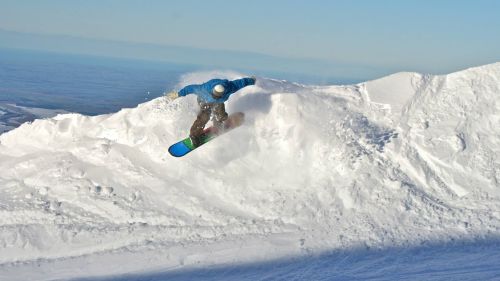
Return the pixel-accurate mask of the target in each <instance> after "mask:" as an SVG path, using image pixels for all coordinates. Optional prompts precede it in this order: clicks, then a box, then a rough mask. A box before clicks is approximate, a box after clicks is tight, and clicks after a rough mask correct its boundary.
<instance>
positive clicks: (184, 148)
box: [168, 112, 245, 157]
mask: <svg viewBox="0 0 500 281" xmlns="http://www.w3.org/2000/svg"><path fill="white" fill-rule="evenodd" d="M244 120H245V114H244V113H243V112H236V113H233V114H231V115H229V117H228V118H227V120H226V121H225V122H224V129H223V130H219V129H218V128H217V127H214V126H212V127H209V128H207V129H205V130H204V131H203V134H202V135H201V140H202V141H201V144H200V145H199V146H197V147H194V146H193V143H192V142H191V139H190V138H189V137H187V138H185V139H183V140H181V141H179V142H177V143H174V144H172V145H171V146H170V147H169V148H168V152H169V153H170V154H171V155H172V156H175V157H182V156H184V155H186V154H188V153H189V152H191V151H193V150H195V149H196V148H198V147H200V146H202V145H204V144H205V143H207V142H209V141H211V140H213V139H215V138H216V137H218V136H220V135H223V134H224V133H226V132H228V131H230V130H232V129H234V128H236V127H239V126H240V125H241V124H243V121H244Z"/></svg>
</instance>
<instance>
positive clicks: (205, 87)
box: [179, 78, 255, 103]
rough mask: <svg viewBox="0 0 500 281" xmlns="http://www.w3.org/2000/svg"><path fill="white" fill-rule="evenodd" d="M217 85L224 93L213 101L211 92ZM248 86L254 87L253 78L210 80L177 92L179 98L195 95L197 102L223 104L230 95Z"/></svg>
mask: <svg viewBox="0 0 500 281" xmlns="http://www.w3.org/2000/svg"><path fill="white" fill-rule="evenodd" d="M219 84H220V85H222V86H224V89H225V92H224V94H223V95H222V97H220V98H218V99H215V98H214V97H213V96H212V91H213V89H214V87H215V86H216V85H219ZM249 85H255V80H254V79H253V78H242V79H238V80H234V81H229V80H226V79H212V80H210V81H207V82H205V83H203V84H200V85H189V86H186V87H184V88H182V89H181V90H180V91H179V96H180V97H184V96H186V95H189V94H195V95H197V96H198V100H200V101H202V102H205V103H223V102H225V101H227V99H229V96H230V95H231V94H234V93H235V92H237V91H238V90H240V89H242V88H244V87H246V86H249Z"/></svg>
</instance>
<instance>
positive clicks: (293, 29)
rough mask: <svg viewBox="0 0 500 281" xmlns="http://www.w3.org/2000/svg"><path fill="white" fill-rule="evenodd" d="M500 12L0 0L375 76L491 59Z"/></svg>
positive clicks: (78, 21)
mask: <svg viewBox="0 0 500 281" xmlns="http://www.w3.org/2000/svg"><path fill="white" fill-rule="evenodd" d="M499 14H500V1H495V0H475V1H468V0H453V1H451V0H439V1H431V0H404V1H402V0H399V1H397V0H377V1H375V0H345V1H335V0H331V1H326V0H273V1H263V0H252V1H237V0H235V1H226V0H211V1H203V0H197V1H196V0H183V1H165V0H163V1H162V0H150V1H138V0H85V1H83V0H82V1H66V0H22V1H19V0H0V29H2V30H4V31H15V32H25V33H32V34H42V35H46V34H52V35H70V36H74V37H83V38H91V39H98V40H111V41H123V42H131V43H140V44H143V43H146V44H155V45H160V46H163V45H165V46H180V47H191V48H198V49H211V50H231V51H236V52H241V54H240V55H241V56H245V55H246V56H249V57H250V58H251V56H252V55H254V54H251V53H248V52H252V53H260V54H264V55H269V56H273V57H280V58H282V59H290V60H291V61H293V60H300V61H302V62H304V61H307V62H308V63H302V64H295V65H294V66H297V67H300V68H302V69H301V70H300V71H302V72H309V73H310V72H315V71H320V70H321V72H325V73H323V74H328V73H327V72H328V71H329V69H330V68H331V69H332V73H331V74H332V75H338V74H339V72H341V71H343V70H342V69H344V70H345V69H347V68H349V72H350V74H349V75H350V76H355V75H357V73H358V72H359V76H370V75H372V76H373V75H375V76H376V75H383V74H386V73H390V72H394V71H420V72H428V73H444V72H449V71H453V70H458V69H460V68H465V67H468V66H474V65H480V64H486V63H491V62H495V61H500V28H499V27H500V17H499V16H498V15H499ZM54 38H55V37H54ZM0 39H1V38H0ZM54 40H56V39H54ZM68 44H71V43H68ZM74 44H75V48H81V46H80V47H79V46H77V45H80V44H77V43H74ZM5 45H7V43H5V42H4V46H5ZM32 45H37V44H36V42H33V44H32ZM18 47H19V46H18ZM98 48H99V47H96V49H98ZM103 52H104V51H103ZM106 52H110V53H111V54H112V53H113V52H112V51H109V50H107V51H106ZM148 52H149V51H148V49H146V48H144V49H140V48H137V49H136V51H135V53H136V55H137V57H139V58H140V57H141V56H145V55H147V53H148ZM238 54H239V53H238ZM127 56H133V55H130V54H127ZM157 56H158V59H165V60H168V58H162V57H161V56H162V55H161V54H159V53H158V54H157ZM165 56H166V55H165ZM209 57H210V55H206V56H205V57H204V58H203V59H202V60H203V61H204V63H208V64H210V63H211V62H210V58H209ZM217 59H218V60H224V58H220V56H217ZM231 60H232V59H231ZM250 61H251V59H250ZM188 63H193V62H192V61H189V62H188ZM246 63H247V64H251V62H246ZM276 64H278V63H276ZM214 65H216V64H214ZM230 65H231V61H230V60H229V59H228V61H227V62H225V64H224V66H225V67H229V66H230ZM320 65H321V66H320ZM339 65H341V66H342V67H338V66H339ZM245 67H247V66H245ZM249 67H250V68H251V65H250V66H249ZM235 68H237V67H236V66H235ZM275 68H276V70H280V67H277V66H276V67H275ZM282 68H286V67H282ZM296 71H297V70H296ZM345 71H347V70H345Z"/></svg>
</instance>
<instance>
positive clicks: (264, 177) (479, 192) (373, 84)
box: [0, 63, 500, 273]
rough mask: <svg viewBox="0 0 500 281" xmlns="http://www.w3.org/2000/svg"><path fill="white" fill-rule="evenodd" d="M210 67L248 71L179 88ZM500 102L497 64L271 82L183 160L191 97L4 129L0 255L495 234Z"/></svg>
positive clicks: (182, 254)
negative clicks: (334, 80)
mask: <svg viewBox="0 0 500 281" xmlns="http://www.w3.org/2000/svg"><path fill="white" fill-rule="evenodd" d="M213 76H219V77H227V78H230V79H234V78H237V77H238V76H239V74H238V73H231V72H224V73H220V72H213V73H195V74H190V75H187V76H185V77H184V78H183V80H182V84H184V83H187V82H200V81H203V80H206V79H207V78H209V77H213ZM499 98H500V63H496V64H492V65H486V66H482V67H478V68H472V69H468V70H464V71H460V72H457V73H453V74H449V75H444V76H431V75H421V74H416V73H399V74H395V75H391V76H388V77H385V78H382V79H379V80H375V81H369V82H366V83H361V84H358V85H349V86H328V87H323V86H306V85H300V84H296V83H290V82H286V81H278V80H273V79H260V80H259V82H258V83H257V85H256V86H254V87H247V88H245V89H243V90H242V91H241V92H239V93H237V94H235V95H234V96H233V97H232V98H231V99H230V100H229V102H228V105H227V109H228V111H229V112H236V111H243V112H245V114H246V122H245V124H244V125H243V126H242V127H240V128H238V129H236V130H234V131H231V132H230V133H228V134H226V135H224V136H222V137H220V138H218V139H217V140H216V141H214V142H211V143H210V144H207V145H206V146H204V147H202V148H200V149H199V150H197V151H196V152H193V153H191V154H189V155H188V156H186V157H184V158H173V157H171V156H170V155H168V153H167V148H168V146H169V145H170V144H172V143H173V142H175V141H177V140H179V139H181V138H183V137H185V136H186V134H187V132H188V130H189V127H190V125H191V123H192V121H193V120H194V119H195V117H196V113H197V104H196V98H195V97H189V96H188V97H186V98H182V99H177V100H175V101H172V102H171V101H168V100H167V99H166V98H158V99H155V100H153V101H150V102H147V103H144V104H141V105H139V106H138V107H137V108H133V109H123V110H121V111H120V112H118V113H115V114H109V115H101V116H95V117H88V116H83V115H79V114H63V115H58V116H56V117H54V118H50V119H43V120H35V121H34V122H32V123H26V124H24V125H22V126H21V127H19V128H17V129H15V130H12V131H10V132H8V133H5V134H3V135H1V136H0V222H1V225H0V227H1V228H2V231H1V232H0V266H7V265H12V264H18V263H23V264H29V263H30V262H33V261H40V260H49V261H50V260H54V259H66V258H69V257H73V258H74V257H81V256H85V255H91V254H100V255H102V254H103V253H105V254H107V255H108V254H109V255H111V253H115V252H118V253H124V252H126V253H130V252H142V253H144V252H147V251H149V250H150V249H151V248H152V247H153V248H155V249H167V250H165V251H164V252H163V254H165V253H168V254H165V255H166V256H163V258H162V259H161V260H160V259H159V260H157V261H156V262H157V263H156V264H155V263H154V262H151V260H152V259H150V260H149V261H150V263H149V264H148V263H147V262H142V263H141V262H138V263H137V264H135V266H136V267H137V268H136V269H139V268H141V267H146V266H149V267H155V266H165V264H166V263H167V264H170V265H172V266H179V265H183V266H188V265H190V264H197V263H201V264H209V263H216V262H220V261H233V262H234V261H244V260H248V259H250V260H252V259H265V258H270V257H280V256H285V255H292V254H304V253H311V252H316V251H319V250H328V249H346V248H349V247H375V248H381V247H386V246H395V245H398V246H403V247H404V246H409V245H417V244H426V243H435V242H439V241H443V242H446V241H451V240H454V239H481V238H486V237H494V236H498V234H499V233H500V232H499V231H500V184H499V181H500V163H499V160H498V159H500V149H499V148H500V126H498V124H500V100H499ZM181 245H182V247H181ZM238 245H239V246H238ZM242 245H246V246H242ZM179 247H181V248H179ZM241 247H246V249H247V250H248V251H244V252H241V250H238V249H241ZM158 251H159V250H158ZM220 252H223V253H226V254H227V255H226V254H221V255H215V254H213V253H220ZM202 253H205V254H202ZM207 253H212V254H207ZM229 253H231V254H229ZM214 256H216V257H217V258H214ZM228 257H230V258H228ZM130 266H132V267H133V265H130ZM102 270H103V271H104V270H106V271H104V272H108V273H109V270H112V269H110V267H107V268H105V269H102ZM116 270H117V271H120V270H123V269H116ZM127 270H133V269H131V268H128V269H127Z"/></svg>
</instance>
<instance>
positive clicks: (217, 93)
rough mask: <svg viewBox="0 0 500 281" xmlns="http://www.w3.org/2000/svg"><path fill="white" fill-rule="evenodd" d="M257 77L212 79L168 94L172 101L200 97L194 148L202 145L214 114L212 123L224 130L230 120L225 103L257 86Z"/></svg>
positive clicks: (195, 122)
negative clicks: (230, 97) (243, 90)
mask: <svg viewBox="0 0 500 281" xmlns="http://www.w3.org/2000/svg"><path fill="white" fill-rule="evenodd" d="M255 81H256V78H255V76H252V77H247V78H242V79H237V80H233V81H229V80H226V79H212V80H210V81H207V82H205V83H203V84H200V85H188V86H186V87H184V88H182V89H181V90H180V91H179V92H175V91H174V92H171V93H169V94H167V96H168V97H169V98H170V99H176V98H178V97H184V96H186V95H189V94H195V95H197V96H198V104H199V106H200V111H199V113H198V117H197V118H196V120H195V121H194V123H193V126H191V130H190V132H189V137H190V138H191V142H192V143H193V145H194V147H197V146H199V145H200V144H201V142H202V140H201V135H202V134H203V130H204V128H205V125H206V124H207V123H208V121H209V120H210V116H211V115H212V114H213V118H212V121H213V123H214V126H216V127H217V128H219V129H220V130H223V128H224V121H225V120H226V119H227V118H228V114H227V112H226V107H225V105H224V102H225V101H227V100H228V99H229V96H230V95H231V94H234V93H235V92H237V91H238V90H240V89H242V88H244V87H246V86H250V85H255Z"/></svg>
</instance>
